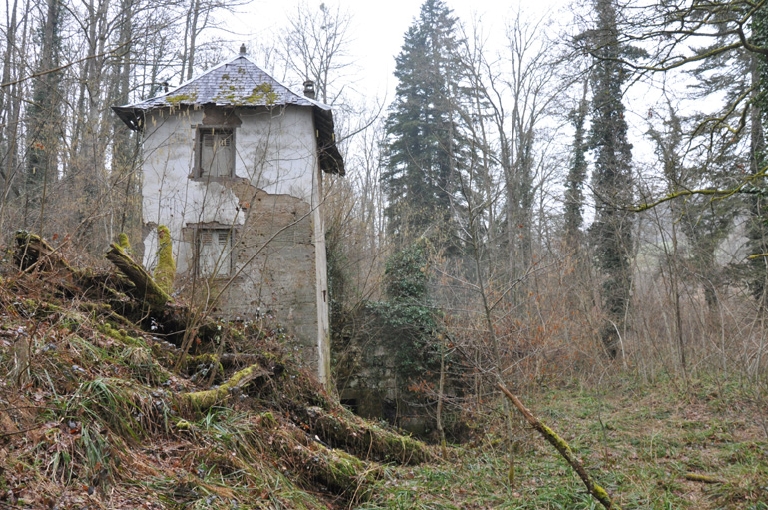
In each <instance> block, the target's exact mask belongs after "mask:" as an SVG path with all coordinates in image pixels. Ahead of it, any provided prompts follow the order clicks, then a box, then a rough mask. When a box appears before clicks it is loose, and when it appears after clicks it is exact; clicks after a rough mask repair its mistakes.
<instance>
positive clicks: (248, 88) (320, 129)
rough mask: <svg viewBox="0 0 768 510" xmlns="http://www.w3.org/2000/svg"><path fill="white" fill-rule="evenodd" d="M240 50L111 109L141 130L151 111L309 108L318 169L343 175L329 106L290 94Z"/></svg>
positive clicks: (123, 119)
mask: <svg viewBox="0 0 768 510" xmlns="http://www.w3.org/2000/svg"><path fill="white" fill-rule="evenodd" d="M243 50H244V48H241V50H240V54H239V55H238V56H236V57H235V58H233V59H231V60H229V61H227V62H224V63H222V64H219V65H217V66H216V67H214V68H212V69H209V70H208V71H206V72H205V73H203V74H201V75H200V76H197V77H195V78H192V79H191V80H189V81H186V82H184V83H182V84H181V85H179V86H178V87H176V88H175V89H173V90H170V91H168V92H166V93H164V94H161V95H159V96H156V97H153V98H151V99H147V100H145V101H141V102H138V103H133V104H127V105H124V106H113V107H112V110H113V111H114V112H115V113H116V114H117V116H118V117H120V119H121V120H122V121H123V122H125V123H126V124H127V125H128V127H129V128H131V129H132V130H134V131H142V130H143V128H144V118H145V115H146V113H147V112H148V111H150V110H154V109H165V108H169V109H170V108H179V107H201V106H204V105H215V106H222V107H265V106H266V107H272V106H284V105H296V106H306V107H311V108H312V111H313V117H314V120H315V128H316V130H317V131H316V133H317V142H318V150H319V158H320V167H321V168H322V169H323V170H324V171H325V172H328V173H334V174H339V175H344V162H343V160H342V158H341V154H340V153H339V151H338V148H337V147H336V137H335V135H334V133H333V114H332V112H331V107H330V106H328V105H325V104H323V103H320V102H318V101H315V100H313V99H310V98H308V97H305V96H302V95H299V94H296V93H294V92H292V91H291V90H290V89H289V88H288V87H286V86H285V85H283V84H282V83H280V82H278V81H277V80H275V79H274V78H273V77H271V76H270V75H269V74H267V73H266V72H264V71H263V70H262V69H261V68H260V67H259V66H257V65H256V63H255V62H253V61H252V60H251V59H250V58H249V57H248V56H247V55H246V54H245V52H244V51H243Z"/></svg>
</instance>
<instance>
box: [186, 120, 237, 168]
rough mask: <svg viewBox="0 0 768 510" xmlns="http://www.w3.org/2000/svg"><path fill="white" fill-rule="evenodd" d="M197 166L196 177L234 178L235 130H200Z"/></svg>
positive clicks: (197, 145)
mask: <svg viewBox="0 0 768 510" xmlns="http://www.w3.org/2000/svg"><path fill="white" fill-rule="evenodd" d="M195 166H196V168H195V177H199V178H204V179H205V178H215V177H234V175H235V130H234V129H232V128H198V129H197V144H196V154H195Z"/></svg>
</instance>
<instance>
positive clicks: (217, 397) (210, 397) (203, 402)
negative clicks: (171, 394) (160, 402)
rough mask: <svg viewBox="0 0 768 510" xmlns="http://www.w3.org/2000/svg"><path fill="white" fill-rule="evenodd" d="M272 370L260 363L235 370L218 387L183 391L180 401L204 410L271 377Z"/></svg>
mask: <svg viewBox="0 0 768 510" xmlns="http://www.w3.org/2000/svg"><path fill="white" fill-rule="evenodd" d="M271 376H272V372H270V371H269V370H267V369H265V368H262V367H261V365H251V366H249V367H248V368H244V369H243V370H240V371H239V372H235V374H233V375H232V377H230V378H229V380H228V381H227V382H225V383H224V384H222V385H221V386H219V387H218V388H214V389H210V390H204V391H196V392H193V393H184V394H182V395H181V399H182V401H183V402H184V403H185V404H187V405H189V406H190V407H192V408H193V409H195V410H200V411H204V410H206V409H209V408H211V407H213V406H214V405H216V404H218V403H220V402H223V401H224V400H226V399H227V398H228V397H229V395H230V394H232V393H233V392H236V391H237V390H241V391H242V389H243V388H245V387H246V386H247V385H248V384H251V383H253V382H256V381H258V380H264V379H266V378H267V377H271Z"/></svg>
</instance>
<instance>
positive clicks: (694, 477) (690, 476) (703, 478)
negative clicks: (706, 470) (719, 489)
mask: <svg viewBox="0 0 768 510" xmlns="http://www.w3.org/2000/svg"><path fill="white" fill-rule="evenodd" d="M685 479H686V480H689V481H691V482H701V483H726V481H725V480H723V479H722V478H717V477H716V476H710V475H700V474H698V473H686V474H685Z"/></svg>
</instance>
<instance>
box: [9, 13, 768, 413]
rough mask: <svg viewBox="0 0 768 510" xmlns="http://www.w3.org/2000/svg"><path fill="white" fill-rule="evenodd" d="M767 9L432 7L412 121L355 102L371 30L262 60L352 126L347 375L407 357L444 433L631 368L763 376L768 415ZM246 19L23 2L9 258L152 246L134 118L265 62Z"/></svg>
mask: <svg viewBox="0 0 768 510" xmlns="http://www.w3.org/2000/svg"><path fill="white" fill-rule="evenodd" d="M764 3H765V2H764V1H763V0H759V1H752V0H744V1H742V0H731V1H715V2H698V1H697V2H693V3H688V2H646V3H637V2H615V1H613V0H592V1H591V2H588V3H575V4H574V5H573V6H572V7H571V9H570V10H568V11H566V12H558V13H557V14H556V16H554V17H553V19H548V18H534V17H532V16H529V15H526V13H524V12H522V11H521V12H519V13H518V14H517V15H515V16H511V17H510V18H509V19H508V20H507V23H506V25H505V27H506V28H505V29H504V32H503V33H500V34H485V33H483V32H482V30H481V29H480V28H479V27H480V26H481V25H479V24H477V23H473V20H462V19H458V18H457V17H456V16H455V15H454V14H453V12H452V10H451V9H450V5H449V4H448V3H446V2H443V1H442V0H426V2H425V3H424V4H423V5H422V7H421V10H420V14H419V16H418V17H417V18H415V19H414V20H413V23H412V25H411V26H410V28H409V29H408V31H407V32H406V34H405V35H404V39H403V45H402V49H401V51H400V53H399V54H398V55H397V56H396V71H395V77H396V79H397V89H396V94H395V97H394V99H393V100H391V102H389V103H387V104H382V101H381V100H379V99H378V98H370V97H368V98H364V97H363V96H362V95H359V94H357V93H356V92H355V87H347V84H348V83H350V82H352V83H354V73H355V67H354V62H355V59H356V58H359V56H358V55H355V54H354V49H353V47H352V45H351V41H350V38H349V29H350V26H352V24H354V23H355V20H354V18H353V17H352V16H351V15H350V14H349V13H347V12H345V11H343V10H341V9H339V8H337V7H334V6H332V5H330V4H320V5H319V6H316V5H314V4H302V5H300V6H299V7H298V8H297V9H295V10H294V11H291V12H288V17H287V20H286V21H285V23H284V25H283V27H282V28H281V29H279V30H277V31H276V36H275V38H274V40H272V41H264V40H261V41H260V43H259V44H250V48H249V52H250V54H251V56H252V57H253V58H254V59H255V60H257V61H261V62H262V63H263V65H264V68H265V69H267V70H268V71H270V72H272V73H273V74H274V75H275V77H276V78H277V79H279V80H283V81H285V82H286V83H287V84H289V85H292V86H294V88H297V87H296V86H297V85H300V84H301V82H302V81H303V80H305V79H311V80H313V81H314V82H315V84H316V89H317V94H318V95H317V97H318V99H319V100H321V101H323V102H326V103H328V104H331V105H333V106H334V110H335V115H336V124H337V131H338V133H337V139H338V140H340V143H341V147H342V150H343V152H344V155H345V160H346V166H347V176H346V177H334V178H333V179H332V181H331V183H330V185H328V186H327V188H326V192H327V196H326V197H325V204H324V205H325V212H326V227H327V230H328V233H327V241H328V260H329V278H330V286H331V298H332V321H331V322H332V329H333V335H334V349H335V360H336V363H337V364H339V365H344V366H349V365H350V363H351V364H354V360H351V361H350V359H349V357H350V356H351V355H350V354H349V352H348V351H349V349H350V345H352V344H353V343H354V341H355V339H360V338H367V337H371V336H373V337H376V338H379V337H380V338H382V341H385V340H389V341H394V342H399V344H398V345H399V351H400V352H401V353H402V360H401V362H399V367H400V369H402V375H403V380H405V381H407V386H408V387H409V388H411V391H413V392H414V393H415V394H423V395H426V397H425V398H427V400H428V401H429V402H432V403H433V404H434V405H438V407H439V408H440V409H441V411H440V412H442V406H443V405H444V406H445V407H446V408H452V409H454V410H455V409H460V410H467V409H469V410H483V409H485V408H484V407H483V406H485V405H487V403H488V400H487V398H486V397H487V395H488V393H489V391H492V387H493V385H495V383H497V382H504V383H506V384H508V385H511V386H520V387H524V386H526V385H531V384H533V385H536V384H538V385H547V384H551V383H552V381H559V380H567V379H569V378H571V377H576V376H578V377H586V378H589V379H592V380H594V381H599V379H600V377H601V374H604V373H605V372H606V371H609V372H615V371H622V370H626V371H629V372H630V373H633V374H636V375H638V376H639V377H640V378H642V379H643V380H646V381H652V380H654V379H656V378H657V377H659V376H660V375H669V376H673V377H680V378H682V380H684V381H685V380H687V379H688V378H689V377H690V376H692V375H696V374H700V373H715V372H717V373H719V372H722V373H724V374H738V375H739V376H741V377H743V378H744V380H745V381H748V382H749V384H750V387H751V388H753V389H754V391H755V395H756V396H757V397H756V398H759V399H761V401H763V402H765V401H766V398H768V397H767V396H766V386H765V385H766V376H765V368H766V363H768V361H767V360H766V359H767V358H768V339H767V338H766V335H768V326H767V325H766V324H765V317H766V309H765V308H766V301H767V300H768V284H767V281H766V279H767V278H768V270H766V264H768V255H766V253H767V252H768V246H766V244H768V238H767V236H768V218H766V216H765V215H766V206H765V204H764V202H765V194H766V193H768V192H767V191H766V186H767V183H766V165H767V164H768V163H766V135H765V126H766V123H768V115H767V114H766V113H765V112H766V111H768V62H766V59H767V58H768V6H766V5H764ZM245 7H246V6H245V4H237V3H231V2H217V1H215V0H189V1H186V0H183V1H182V0H178V1H177V0H171V1H168V2H161V3H158V2H149V1H145V0H119V1H110V0H86V1H84V2H69V1H67V0H46V1H45V2H33V1H29V0H12V1H9V2H7V3H6V8H5V11H4V14H5V16H4V18H3V21H2V24H3V26H2V31H3V34H4V36H5V37H4V40H3V47H2V49H1V50H0V56H1V57H2V64H1V65H2V77H1V78H0V82H1V83H0V153H1V154H2V157H1V158H0V179H1V180H2V197H0V229H1V231H2V235H3V240H4V242H5V243H10V242H11V240H12V235H13V232H15V231H16V230H18V229H26V230H29V231H32V232H36V233H40V234H41V235H42V236H43V237H45V238H47V239H49V240H50V241H51V243H53V244H54V245H55V246H60V247H62V249H67V250H71V251H72V250H73V251H74V253H75V255H74V256H75V257H80V258H82V260H100V259H101V257H102V254H103V253H104V251H105V250H106V248H107V247H108V245H109V243H110V242H113V241H114V240H115V239H116V238H117V235H118V234H119V233H121V232H127V233H128V234H129V237H130V238H131V239H132V241H133V244H134V246H135V247H136V249H137V250H138V251H139V252H140V251H141V249H142V248H141V243H140V240H141V238H142V225H141V183H142V175H141V160H142V153H141V144H140V139H139V138H138V135H137V134H136V133H132V132H130V131H129V130H128V129H127V128H126V127H125V125H123V123H122V122H120V121H119V120H118V119H117V117H116V116H115V115H114V114H113V112H112V111H111V110H110V107H111V106H113V105H119V104H126V103H130V102H135V101H138V100H142V99H146V98H149V97H152V96H154V95H156V94H158V93H160V92H162V91H163V90H165V89H166V88H167V87H169V86H170V87H173V86H176V85H178V84H180V83H181V82H183V81H184V80H186V79H188V78H190V77H192V76H193V75H196V74H199V73H200V72H203V71H204V70H206V69H208V68H210V67H211V66H213V65H215V64H217V63H218V62H219V61H221V60H222V59H224V58H226V57H228V56H229V55H230V54H231V52H230V50H234V49H235V48H237V47H238V46H239V43H240V42H241V41H239V40H238V41H237V42H233V41H232V40H230V39H226V38H223V37H224V36H226V33H225V32H222V31H221V30H219V29H220V27H221V26H223V25H224V24H226V20H227V19H228V17H230V16H234V15H235V13H236V12H238V10H239V9H241V8H245ZM222 34H224V36H223V35H222ZM491 35H492V37H490V36H491ZM491 40H492V41H496V42H494V43H493V44H491V43H489V42H488V41H491ZM498 41H501V43H500V44H499V43H498ZM74 248H76V250H74ZM372 317H374V318H373V319H372ZM445 384H448V385H449V386H450V385H453V386H452V387H453V388H457V387H460V388H461V391H458V390H452V391H450V392H446V391H444V388H445V386H444V385H445Z"/></svg>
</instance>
